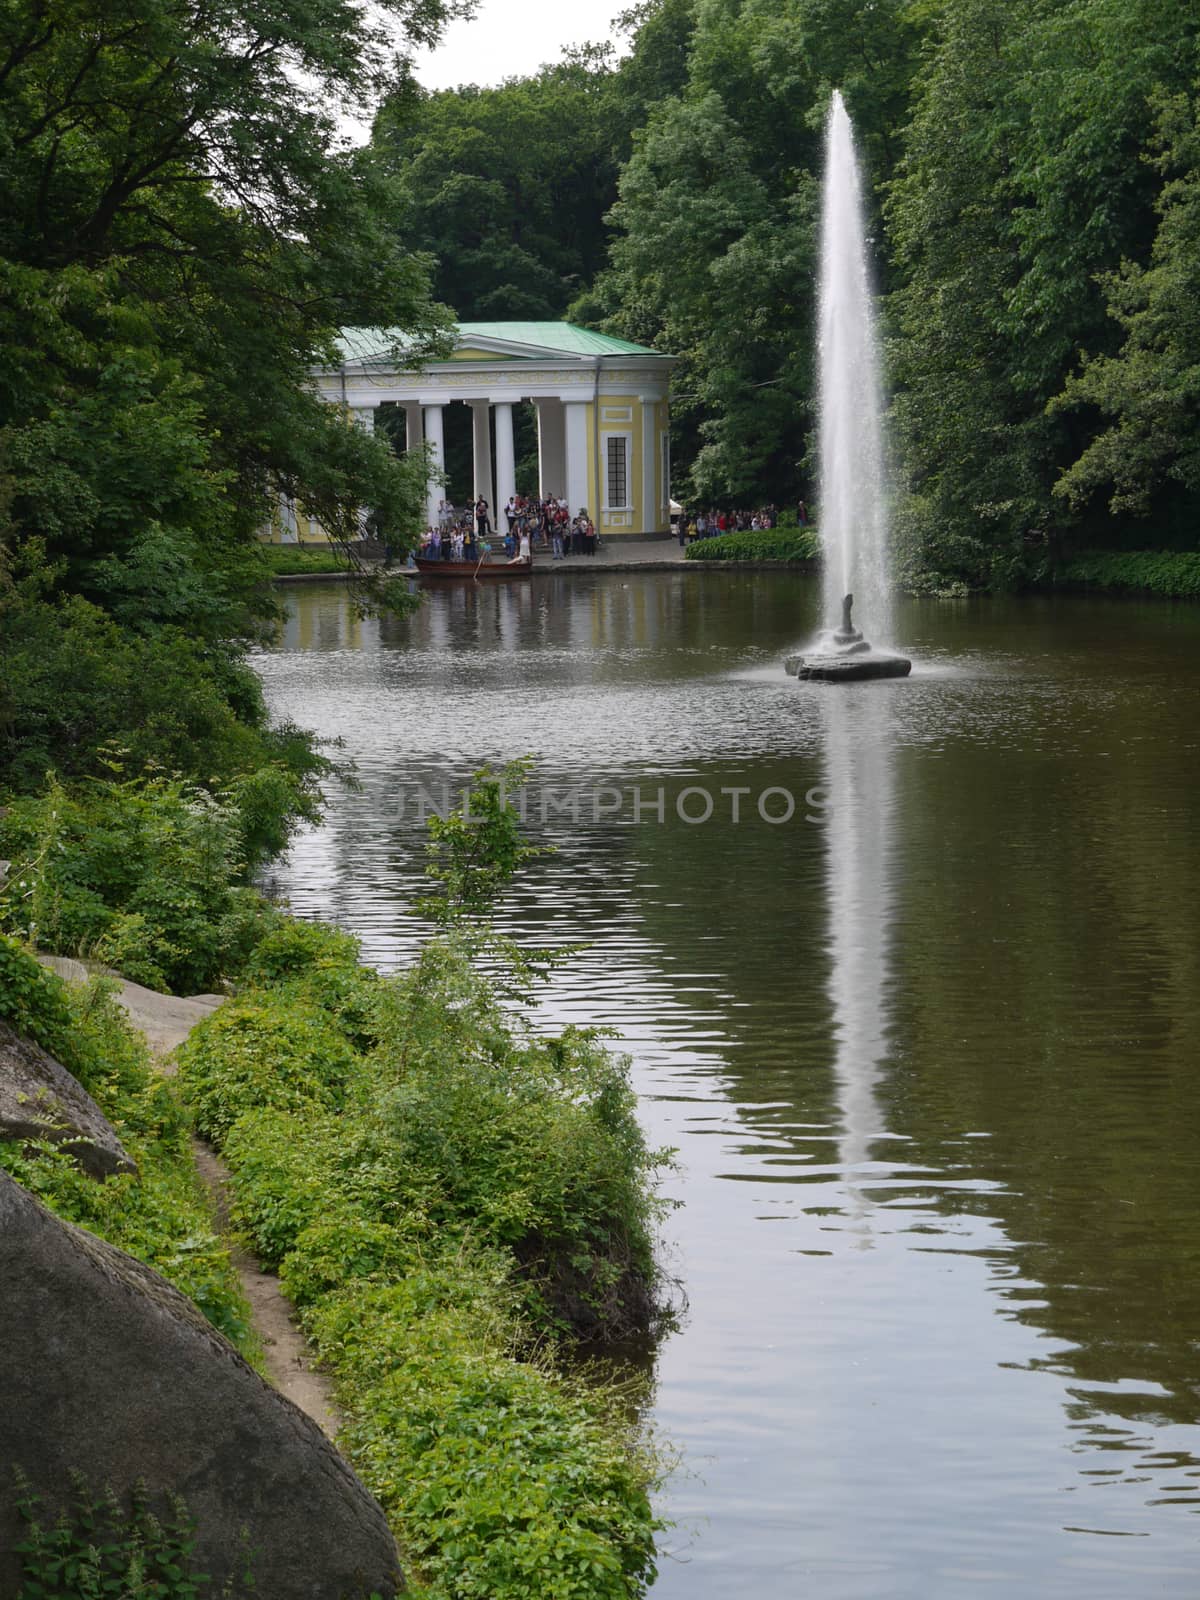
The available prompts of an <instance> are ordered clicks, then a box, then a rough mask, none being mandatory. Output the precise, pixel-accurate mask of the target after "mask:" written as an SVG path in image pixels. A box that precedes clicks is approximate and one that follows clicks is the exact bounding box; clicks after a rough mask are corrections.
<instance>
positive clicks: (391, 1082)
mask: <svg viewBox="0 0 1200 1600" xmlns="http://www.w3.org/2000/svg"><path fill="white" fill-rule="evenodd" d="M180 1058H181V1066H180V1081H181V1084H182V1086H183V1089H184V1092H185V1094H186V1095H187V1097H188V1099H189V1101H190V1103H191V1105H192V1106H193V1108H194V1111H195V1116H196V1121H197V1125H198V1127H199V1129H200V1131H201V1132H202V1133H203V1134H204V1135H205V1136H206V1137H208V1138H209V1139H211V1140H212V1141H213V1142H214V1143H215V1144H217V1145H218V1146H219V1147H220V1148H221V1150H222V1152H223V1154H224V1156H225V1159H226V1161H227V1162H228V1164H229V1166H230V1168H231V1170H232V1172H233V1175H234V1182H235V1193H236V1205H237V1217H238V1220H239V1221H240V1223H241V1225H242V1226H243V1227H244V1228H245V1230H246V1232H247V1234H248V1235H249V1237H250V1239H251V1240H252V1241H253V1245H254V1248H255V1250H256V1251H257V1252H258V1253H259V1255H260V1256H261V1257H262V1258H263V1259H264V1260H265V1261H266V1262H267V1263H268V1264H270V1265H271V1266H273V1267H274V1268H276V1269H277V1270H278V1272H279V1274H280V1278H281V1281H282V1284H283V1286H284V1288H285V1290H286V1291H287V1293H288V1294H289V1295H290V1296H291V1297H292V1299H293V1300H294V1302H295V1304H296V1305H297V1306H298V1307H299V1308H300V1311H301V1315H302V1319H303V1322H304V1326H305V1328H306V1330H307V1332H308V1333H309V1335H310V1337H311V1338H312V1340H313V1342H314V1344H315V1346H316V1348H317V1350H318V1351H319V1353H320V1355H321V1357H322V1360H323V1362H324V1363H325V1365H326V1366H327V1367H328V1368H329V1370H330V1371H331V1372H332V1373H333V1375H334V1377H335V1379H336V1384H337V1399H338V1403H339V1405H340V1406H341V1407H342V1408H343V1410H344V1412H345V1414H346V1415H347V1417H348V1419H349V1427H348V1430H347V1434H346V1437H345V1440H344V1444H345V1446H346V1448H347V1451H348V1454H349V1456H350V1459H351V1460H352V1462H353V1463H354V1465H355V1467H356V1468H357V1470H358V1471H359V1473H360V1474H361V1476H362V1477H363V1478H364V1480H365V1481H366V1482H367V1484H368V1485H369V1486H370V1488H371V1489H372V1491H373V1492H374V1493H375V1494H376V1495H377V1496H378V1497H379V1499H380V1501H381V1503H382V1504H383V1506H384V1508H385V1510H386V1511H387V1513H388V1515H389V1518H390V1519H391V1521H392V1524H393V1526H394V1528H395V1530H396V1532H397V1535H398V1536H399V1537H400V1538H401V1540H402V1543H403V1545H404V1546H405V1548H406V1550H407V1552H408V1555H409V1558H410V1560H411V1561H412V1562H413V1563H415V1565H416V1567H417V1569H418V1570H419V1571H420V1573H421V1574H422V1577H423V1579H424V1581H426V1582H427V1583H428V1584H429V1586H430V1591H431V1592H432V1593H433V1594H435V1595H438V1596H442V1595H444V1596H447V1597H449V1596H455V1597H467V1596H471V1597H475V1596H478V1597H479V1600H500V1597H505V1596H517V1595H521V1596H525V1595H528V1596H534V1595H536V1596H539V1597H546V1600H554V1597H559V1596H561V1597H562V1600H567V1597H568V1596H594V1597H596V1600H601V1597H603V1600H610V1597H611V1600H624V1597H627V1596H629V1595H632V1594H637V1593H640V1592H641V1591H642V1589H643V1588H644V1586H645V1585H646V1583H647V1582H648V1580H649V1578H650V1577H651V1575H652V1573H653V1562H654V1537H653V1535H654V1527H655V1524H654V1519H653V1515H652V1512H651V1509H650V1502H649V1493H648V1491H649V1488H650V1486H651V1484H652V1481H653V1478H654V1470H655V1469H654V1465H653V1461H652V1460H651V1458H650V1457H649V1456H648V1455H647V1454H646V1453H645V1452H644V1451H643V1450H642V1449H641V1447H640V1446H639V1445H638V1443H637V1441H636V1440H635V1438H634V1437H633V1436H632V1433H631V1431H630V1428H629V1425H628V1424H627V1422H626V1421H625V1420H624V1418H623V1416H622V1413H621V1407H620V1403H619V1399H618V1397H615V1396H614V1395H612V1394H611V1393H610V1392H608V1391H606V1390H605V1388H604V1387H603V1386H602V1385H600V1386H589V1387H585V1386H583V1385H580V1384H578V1383H574V1382H570V1381H568V1380H567V1379H566V1378H564V1377H563V1376H562V1374H561V1372H560V1371H559V1370H558V1369H557V1367H556V1364H555V1361H554V1358H553V1354H552V1352H553V1350H554V1348H555V1345H556V1344H557V1343H558V1342H559V1341H561V1339H562V1338H564V1337H569V1336H570V1335H571V1334H572V1333H578V1332H583V1333H587V1334H602V1333H607V1332H625V1331H629V1330H630V1329H636V1328H638V1327H644V1326H645V1323H646V1313H647V1303H646V1285H647V1283H648V1281H649V1279H650V1277H651V1276H652V1273H653V1265H652V1260H651V1254H650V1251H651V1240H650V1234H649V1229H648V1221H649V1217H648V1214H647V1207H646V1203H645V1179H646V1177H647V1175H648V1173H649V1169H650V1165H651V1162H652V1158H651V1156H650V1155H649V1153H648V1152H647V1151H646V1150H645V1147H644V1145H643V1143H642V1140H641V1136H640V1134H639V1132H638V1129H637V1125H636V1122H635V1121H634V1117H633V1100H632V1096H631V1093H630V1090H629V1087H628V1084H627V1082H626V1080H625V1076H624V1072H623V1070H622V1069H621V1067H620V1065H619V1064H618V1063H617V1062H615V1061H614V1060H613V1059H612V1058H611V1057H610V1056H609V1055H608V1054H607V1053H606V1052H605V1051H603V1050H601V1049H600V1048H599V1047H598V1046H597V1044H596V1043H595V1042H594V1041H593V1040H591V1039H589V1038H588V1037H587V1036H586V1035H583V1034H578V1033H569V1034H567V1035H564V1036H562V1037H561V1038H559V1039H555V1040H549V1041H545V1040H535V1039H534V1038H532V1037H531V1036H529V1035H527V1034H525V1033H524V1032H523V1030H521V1029H520V1028H519V1027H518V1026H517V1025H515V1024H514V1023H513V1021H512V1019H511V1018H510V1017H509V1016H507V1015H506V1014H505V1013H503V1012H502V1011H501V1009H500V1008H499V1006H498V1004H497V1002H496V999H495V996H494V995H493V993H492V992H491V990H490V989H489V987H488V986H487V984H486V983H484V981H483V980H482V979H480V978H479V977H478V976H477V974H476V973H475V971H474V969H473V966H472V962H471V959H470V952H469V950H468V949H467V948H466V947H465V946H464V945H463V943H462V942H461V940H460V939H459V938H458V937H457V936H455V935H448V936H447V937H446V938H444V939H439V940H436V941H434V942H433V943H431V945H430V946H429V947H428V948H427V949H426V950H425V951H424V953H423V955H422V956H421V958H420V960H419V961H418V962H417V964H416V965H415V967H414V968H413V969H412V971H411V972H409V973H408V974H407V975H405V976H404V977H403V978H401V979H399V980H397V981H395V982H385V981H382V980H380V979H378V978H377V977H376V976H375V975H374V974H373V973H371V972H369V971H368V970H366V969H364V968H363V967H361V966H360V965H359V964H358V960H357V949H356V946H355V944H354V941H353V940H351V939H349V938H348V937H347V936H345V935H343V934H339V933H337V932H335V931H333V930H328V929H321V928H318V927H313V926H302V925H299V924H287V925H284V926H283V927H281V928H280V929H279V930H278V931H277V932H276V933H275V934H274V935H272V936H270V937H268V938H267V939H266V940H265V941H264V943H263V944H262V946H260V949H259V951H258V952H257V954H256V956H255V958H254V960H253V962H252V963H251V966H250V968H249V970H248V972H247V974H246V982H245V986H244V988H243V990H242V992H241V993H240V994H239V996H238V998H237V1000H236V1001H234V1002H232V1003H230V1004H227V1005H226V1006H225V1007H224V1008H223V1009H222V1010H221V1011H220V1012H219V1013H217V1014H216V1015H214V1016H213V1017H212V1018H211V1019H210V1020H209V1021H208V1022H206V1023H204V1024H202V1025H201V1026H200V1027H199V1028H198V1029H197V1030H196V1031H195V1033H194V1034H193V1035H192V1037H191V1039H189V1041H188V1042H187V1044H186V1045H185V1046H184V1047H183V1049H182V1050H181V1052H180Z"/></svg>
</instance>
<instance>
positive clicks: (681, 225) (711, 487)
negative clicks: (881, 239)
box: [574, 0, 928, 504]
mask: <svg viewBox="0 0 1200 1600" xmlns="http://www.w3.org/2000/svg"><path fill="white" fill-rule="evenodd" d="M670 9H672V8H668V7H665V6H664V7H662V8H659V7H647V8H644V12H645V13H646V14H647V22H646V23H645V24H644V25H643V28H642V31H641V33H640V34H639V35H638V38H637V39H636V40H635V46H634V53H633V63H632V65H631V67H630V72H631V74H632V75H633V76H635V77H636V75H637V71H638V58H639V47H640V46H641V44H642V43H643V41H645V44H646V47H647V48H648V49H649V48H650V46H651V42H652V40H653V39H654V30H653V29H652V28H651V26H650V22H651V19H654V20H658V18H659V16H660V15H661V13H662V12H666V11H668V10H670ZM692 16H693V17H694V24H695V25H694V31H692V32H691V35H690V40H689V48H688V50H687V54H686V81H685V82H684V83H683V84H682V85H678V86H676V85H675V84H672V86H671V89H670V90H668V92H666V93H665V94H664V95H663V96H662V97H661V98H660V99H659V100H658V101H657V103H656V104H654V105H653V106H652V107H651V108H650V109H649V112H648V115H647V117H646V121H645V125H644V126H643V127H642V128H640V129H638V130H637V131H636V132H635V134H634V148H633V154H632V156H631V158H630V160H629V161H628V163H627V164H626V166H625V167H624V168H623V170H622V173H621V178H620V197H619V200H618V203H617V205H616V206H615V207H614V208H613V210H612V212H611V214H610V222H611V224H612V226H613V228H614V230H615V237H614V239H613V243H612V248H611V252H610V264H609V267H608V269H607V270H606V272H605V273H603V274H602V275H601V276H600V278H599V279H598V281H597V283H596V284H595V285H594V286H593V290H592V291H591V292H590V294H589V295H587V296H586V297H584V298H583V299H581V301H580V302H579V303H578V305H577V307H576V309H575V312H574V315H575V316H576V318H580V317H587V318H589V319H590V320H592V321H593V322H596V323H602V324H603V325H604V326H606V327H608V328H609V329H610V330H611V331H613V332H616V333H622V334H625V335H626V336H628V337H630V338H634V339H638V340H640V341H641V342H643V343H647V344H653V345H656V346H658V347H659V348H662V349H665V350H669V351H670V352H671V353H673V354H675V355H678V356H680V357H681V358H682V361H681V364H680V367H679V368H678V370H677V372H676V374H675V380H674V396H673V434H674V436H673V450H672V454H673V457H674V462H675V475H676V480H677V482H678V484H679V486H680V488H681V489H682V491H683V497H684V498H685V499H687V498H698V499H701V500H704V501H709V500H718V501H724V502H728V501H730V500H733V501H736V502H737V503H741V504H753V503H756V502H761V501H762V500H764V499H775V500H779V501H786V500H790V499H793V498H795V496H796V495H797V494H798V493H802V492H806V487H805V480H806V477H807V473H808V468H807V465H806V454H807V445H806V441H805V439H804V433H805V431H806V429H807V427H808V425H809V422H810V419H811V408H812V391H813V386H814V372H815V362H814V338H815V310H816V307H815V298H814V287H815V281H816V276H817V255H816V251H817V241H816V217H817V209H818V201H819V194H818V190H819V184H820V173H821V167H822V154H821V128H822V124H823V121H824V117H825V112H826V108H827V106H828V101H829V94H830V91H831V90H832V89H833V88H835V87H841V88H842V89H843V90H844V92H845V94H846V97H847V100H848V102H849V105H850V108H851V111H852V113H853V114H854V115H855V117H856V119H857V121H858V125H859V128H860V132H861V133H862V135H863V136H864V140H865V145H866V150H867V156H868V164H869V168H870V171H871V175H872V176H878V177H886V176H887V175H888V173H889V172H890V171H891V169H892V167H893V164H894V162H895V160H896V158H897V156H898V153H899V137H898V128H899V126H900V125H901V123H902V121H903V119H904V117H905V116H906V114H907V107H908V104H909V94H910V86H911V82H912V79H913V74H914V71H915V68H916V64H917V60H918V54H919V48H920V43H921V39H922V36H923V34H924V32H925V31H926V29H927V27H928V21H927V18H926V16H925V12H924V8H921V7H914V6H911V5H907V4H900V3H897V0H888V3H886V4H882V5H881V4H863V3H862V0H801V3H800V4H790V3H789V4H784V3H782V0H712V3H709V4H705V5H701V6H696V7H694V8H692Z"/></svg>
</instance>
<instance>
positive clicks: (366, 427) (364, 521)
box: [350, 406, 375, 539]
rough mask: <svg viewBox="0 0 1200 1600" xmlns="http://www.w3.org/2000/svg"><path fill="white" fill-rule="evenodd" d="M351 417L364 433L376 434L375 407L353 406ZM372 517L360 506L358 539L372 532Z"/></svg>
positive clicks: (368, 511)
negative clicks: (370, 525)
mask: <svg viewBox="0 0 1200 1600" xmlns="http://www.w3.org/2000/svg"><path fill="white" fill-rule="evenodd" d="M350 416H351V419H352V421H353V423H354V426H355V427H356V428H361V429H362V431H363V432H364V433H374V432H375V407H374V406H351V407H350ZM370 515H371V513H370V510H369V508H368V507H367V506H359V508H358V537H359V538H360V539H365V538H366V537H367V535H368V534H369V533H370V531H371V530H370V527H369V526H368V523H369V519H370Z"/></svg>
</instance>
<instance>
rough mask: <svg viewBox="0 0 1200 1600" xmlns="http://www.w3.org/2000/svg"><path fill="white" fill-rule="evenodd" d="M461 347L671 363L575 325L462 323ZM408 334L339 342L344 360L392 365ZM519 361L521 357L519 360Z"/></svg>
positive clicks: (378, 333) (395, 331) (352, 335)
mask: <svg viewBox="0 0 1200 1600" xmlns="http://www.w3.org/2000/svg"><path fill="white" fill-rule="evenodd" d="M456 327H457V333H458V341H459V343H460V345H468V346H469V345H470V344H471V343H472V342H473V341H475V340H479V339H500V340H503V341H504V343H505V344H512V345H522V344H523V345H529V346H531V347H532V348H533V349H536V350H557V351H561V353H562V354H563V355H572V356H657V357H658V358H659V359H660V360H668V359H669V357H665V356H663V354H662V351H661V350H648V349H647V348H646V346H645V345H641V344H631V343H630V342H629V340H628V339H614V338H611V337H610V336H609V335H608V334H607V333H593V332H592V331H591V329H589V328H577V327H576V326H575V324H574V323H572V322H460V323H458V324H457V325H456ZM406 338H407V335H406V334H405V333H404V331H403V330H402V329H400V328H343V329H342V331H341V334H340V336H339V337H338V339H337V349H338V354H339V355H340V356H341V358H342V360H343V361H364V362H371V361H379V362H388V363H390V362H391V360H392V359H393V354H394V352H396V350H397V347H399V349H400V350H403V347H404V344H405V341H406ZM518 359H519V358H518Z"/></svg>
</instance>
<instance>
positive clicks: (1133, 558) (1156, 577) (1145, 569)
mask: <svg viewBox="0 0 1200 1600" xmlns="http://www.w3.org/2000/svg"><path fill="white" fill-rule="evenodd" d="M1054 582H1056V583H1068V584H1086V585H1088V586H1089V587H1090V588H1096V589H1115V590H1125V591H1126V592H1129V593H1141V594H1157V595H1163V596H1167V597H1170V598H1176V599H1196V598H1200V551H1171V550H1124V551H1102V550H1092V551H1084V552H1083V553H1082V554H1080V555H1077V556H1074V557H1072V558H1071V559H1070V560H1069V561H1066V562H1064V563H1063V564H1062V565H1061V566H1060V567H1058V568H1057V569H1056V571H1055V573H1054Z"/></svg>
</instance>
